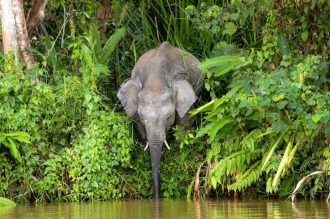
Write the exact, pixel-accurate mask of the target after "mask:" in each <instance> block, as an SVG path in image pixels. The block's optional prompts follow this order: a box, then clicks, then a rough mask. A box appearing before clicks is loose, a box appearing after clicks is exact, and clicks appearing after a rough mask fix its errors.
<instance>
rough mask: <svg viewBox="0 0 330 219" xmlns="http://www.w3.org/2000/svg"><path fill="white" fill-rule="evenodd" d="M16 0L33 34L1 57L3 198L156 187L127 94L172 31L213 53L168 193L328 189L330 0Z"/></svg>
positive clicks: (133, 194)
mask: <svg viewBox="0 0 330 219" xmlns="http://www.w3.org/2000/svg"><path fill="white" fill-rule="evenodd" d="M15 1H18V2H21V3H23V4H22V6H23V9H24V17H25V20H26V30H27V34H28V35H26V36H28V38H27V39H26V40H27V41H26V42H28V44H29V45H28V44H24V46H23V47H24V50H21V51H19V53H20V54H18V53H16V54H15V52H6V53H7V54H6V55H4V53H3V52H1V55H0V71H1V72H0V185H1V186H0V197H1V196H2V197H7V198H10V199H12V200H14V201H17V202H44V201H84V200H109V199H120V198H148V197H151V196H152V188H151V186H152V183H151V182H152V179H151V167H150V157H149V154H148V153H147V152H144V151H143V148H144V145H142V144H141V143H139V142H138V141H137V137H136V136H135V134H134V132H133V126H132V121H130V120H129V119H128V117H127V116H126V114H125V113H124V112H123V109H122V108H121V106H120V104H119V101H118V100H117V97H116V93H117V91H118V89H119V87H120V84H121V83H122V82H123V81H124V80H125V79H126V78H128V77H129V76H130V73H131V70H132V69H133V66H134V64H135V62H136V61H137V59H138V58H139V57H140V56H141V55H142V54H143V53H144V52H146V51H147V50H149V49H151V48H153V47H156V46H158V45H159V44H160V43H161V42H163V41H168V42H170V43H171V44H172V45H174V46H176V47H179V48H182V49H184V50H186V51H188V52H190V53H191V54H193V55H194V56H196V57H197V58H198V59H199V60H200V61H201V64H200V68H201V69H202V70H203V73H204V75H205V88H204V90H203V92H202V94H201V95H200V97H199V100H198V103H197V104H195V110H192V111H191V115H192V125H191V127H190V129H189V130H186V131H185V132H182V130H180V129H179V127H178V126H174V127H173V129H172V130H171V132H170V133H169V134H168V136H169V137H170V139H169V140H170V141H169V142H170V144H171V150H170V151H169V150H165V149H163V154H162V160H161V196H162V197H164V198H181V197H188V198H194V197H195V198H198V197H235V198H238V197H239V198H267V197H272V198H287V197H289V196H290V195H291V196H292V197H295V196H296V194H297V197H298V198H321V199H326V198H327V197H328V194H329V191H330V178H329V176H330V126H329V121H330V92H329V85H330V73H329V52H330V23H329V21H330V14H329V11H330V2H329V1H327V0H292V1H291V0H279V1H272V0H261V1H256V0H222V1H220V0H219V1H216V0H213V1H211V0H208V1H198V0H195V1H190V0H183V1H174V0H166V1H160V0H154V1H151V0H142V1H123V0H103V1H96V0H95V1H94V0H83V1H73V0H48V1H47V0H29V1H23V2H22V1H19V0H13V2H15ZM14 6H15V5H14ZM2 12H3V11H2ZM40 15H42V16H40ZM34 16H36V17H34ZM2 19H3V17H2ZM16 22H17V21H16ZM16 26H17V23H16ZM2 29H3V34H2V37H1V38H3V39H5V35H6V34H7V32H6V31H8V30H6V29H5V28H2ZM17 33H18V35H19V34H20V33H19V31H18V32H17ZM18 45H20V39H19V38H18ZM6 46H7V45H6V43H5V41H4V43H3V44H2V45H1V47H3V48H4V51H6ZM20 48H21V47H20ZM1 51H2V50H1ZM304 177H305V178H304ZM301 179H303V180H302V181H300V180H301Z"/></svg>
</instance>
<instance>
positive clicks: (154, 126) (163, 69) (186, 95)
mask: <svg viewBox="0 0 330 219" xmlns="http://www.w3.org/2000/svg"><path fill="white" fill-rule="evenodd" d="M170 48H175V47H172V46H171V47H170ZM158 49H159V48H158ZM175 49H176V48H175ZM154 50H156V49H154ZM177 50H178V49H176V50H175V51H177ZM149 52H150V51H149ZM151 52H152V50H151ZM146 54H147V55H148V53H146ZM146 54H145V55H144V56H146ZM141 60H142V61H141ZM185 72H187V69H185V68H184V66H182V65H179V64H177V63H174V62H173V61H171V60H170V59H168V58H167V57H166V56H164V55H157V53H156V54H154V55H153V57H152V58H150V59H146V62H143V56H142V57H141V58H140V60H139V61H138V63H137V64H136V66H135V68H134V69H133V72H132V77H131V79H129V80H128V81H126V82H124V83H123V84H122V86H121V87H120V89H119V91H118V94H117V97H118V98H119V100H120V102H121V104H122V105H123V106H124V109H125V112H126V114H127V115H128V116H130V117H132V118H134V120H135V121H136V122H137V123H138V126H139V127H140V128H138V130H139V132H140V135H142V136H145V138H146V142H147V146H146V148H147V147H149V151H150V156H151V163H152V176H153V187H154V195H155V198H159V196H160V182H159V174H160V157H161V149H162V146H163V144H165V145H166V146H167V147H168V148H169V146H168V144H167V141H166V132H167V131H168V130H169V129H170V128H171V126H172V125H173V124H174V122H175V118H176V116H175V115H176V112H177V114H178V115H179V117H180V118H183V117H184V116H185V115H186V113H187V111H188V110H189V108H190V107H191V106H192V104H193V103H194V102H195V101H196V99H197V98H196V94H195V91H194V89H193V86H192V84H191V82H190V81H189V80H186V79H185V78H184V77H181V76H182V75H184V74H185ZM180 75H181V76H180Z"/></svg>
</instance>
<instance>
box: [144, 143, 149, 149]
mask: <svg viewBox="0 0 330 219" xmlns="http://www.w3.org/2000/svg"><path fill="white" fill-rule="evenodd" d="M148 146H149V142H147V145H146V147H145V148H144V151H146V150H147V149H148Z"/></svg>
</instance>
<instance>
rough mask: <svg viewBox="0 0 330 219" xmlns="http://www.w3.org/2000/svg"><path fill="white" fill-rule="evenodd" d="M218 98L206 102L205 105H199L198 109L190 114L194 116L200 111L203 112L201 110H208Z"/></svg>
mask: <svg viewBox="0 0 330 219" xmlns="http://www.w3.org/2000/svg"><path fill="white" fill-rule="evenodd" d="M216 101H217V100H216V99H215V100H212V101H210V102H208V103H207V104H204V105H203V106H201V107H199V108H198V109H196V110H193V111H192V112H191V113H190V115H192V116H194V115H196V114H198V113H201V112H204V111H206V110H208V109H209V108H210V107H211V106H213V104H214V103H215V102H216Z"/></svg>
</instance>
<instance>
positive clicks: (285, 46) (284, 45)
mask: <svg viewBox="0 0 330 219" xmlns="http://www.w3.org/2000/svg"><path fill="white" fill-rule="evenodd" d="M277 44H278V47H279V50H280V54H281V55H282V56H284V55H289V54H290V48H289V47H290V46H289V42H288V40H287V39H286V37H285V36H284V34H283V33H282V32H278V33H277Z"/></svg>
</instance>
